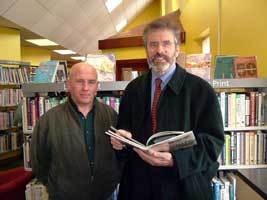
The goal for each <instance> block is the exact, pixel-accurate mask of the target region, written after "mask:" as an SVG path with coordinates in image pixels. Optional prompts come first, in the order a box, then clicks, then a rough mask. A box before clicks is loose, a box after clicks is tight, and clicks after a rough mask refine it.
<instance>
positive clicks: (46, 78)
mask: <svg viewBox="0 0 267 200" xmlns="http://www.w3.org/2000/svg"><path fill="white" fill-rule="evenodd" d="M58 66H59V62H58V61H44V62H41V63H40V66H39V67H37V69H36V75H35V76H34V79H33V82H34V83H54V82H55V78H56V73H57V69H58Z"/></svg>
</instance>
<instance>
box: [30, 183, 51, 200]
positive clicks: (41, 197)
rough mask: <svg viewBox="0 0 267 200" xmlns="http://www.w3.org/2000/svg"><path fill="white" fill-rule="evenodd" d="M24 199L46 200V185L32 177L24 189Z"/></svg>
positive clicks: (47, 197)
mask: <svg viewBox="0 0 267 200" xmlns="http://www.w3.org/2000/svg"><path fill="white" fill-rule="evenodd" d="M25 197H26V200H48V199H49V196H48V193H47V190H46V187H45V186H44V185H43V184H42V183H41V182H39V181H38V180H37V179H36V178H34V179H32V180H31V181H30V182H29V183H28V184H27V185H26V190H25Z"/></svg>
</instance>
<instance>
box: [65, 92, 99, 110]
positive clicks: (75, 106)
mask: <svg viewBox="0 0 267 200" xmlns="http://www.w3.org/2000/svg"><path fill="white" fill-rule="evenodd" d="M69 102H70V105H71V106H72V107H73V108H74V110H75V111H76V112H77V113H78V114H79V113H81V112H80V111H79V109H78V106H77V105H76V103H75V102H74V101H73V99H72V98H71V96H69ZM95 104H96V97H95V98H94V102H93V107H92V110H91V111H90V112H92V111H93V110H94V108H95Z"/></svg>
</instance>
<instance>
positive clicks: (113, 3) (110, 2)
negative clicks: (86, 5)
mask: <svg viewBox="0 0 267 200" xmlns="http://www.w3.org/2000/svg"><path fill="white" fill-rule="evenodd" d="M121 2H122V0H107V1H106V3H105V4H106V7H107V9H108V12H109V13H111V12H112V11H113V10H114V9H115V8H116V7H117V6H118V5H120V4H121Z"/></svg>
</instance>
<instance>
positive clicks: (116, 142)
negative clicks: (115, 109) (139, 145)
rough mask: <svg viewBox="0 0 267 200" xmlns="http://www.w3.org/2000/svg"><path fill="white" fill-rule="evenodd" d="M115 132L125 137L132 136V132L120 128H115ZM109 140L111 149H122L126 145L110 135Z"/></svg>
mask: <svg viewBox="0 0 267 200" xmlns="http://www.w3.org/2000/svg"><path fill="white" fill-rule="evenodd" d="M116 133H117V134H119V135H121V136H123V137H126V138H132V134H131V133H130V132H128V131H125V130H122V129H119V130H117V131H116ZM110 142H111V145H112V147H113V149H116V150H122V149H123V148H125V147H126V145H125V144H124V143H123V142H121V141H119V140H117V139H116V138H114V137H110Z"/></svg>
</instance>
